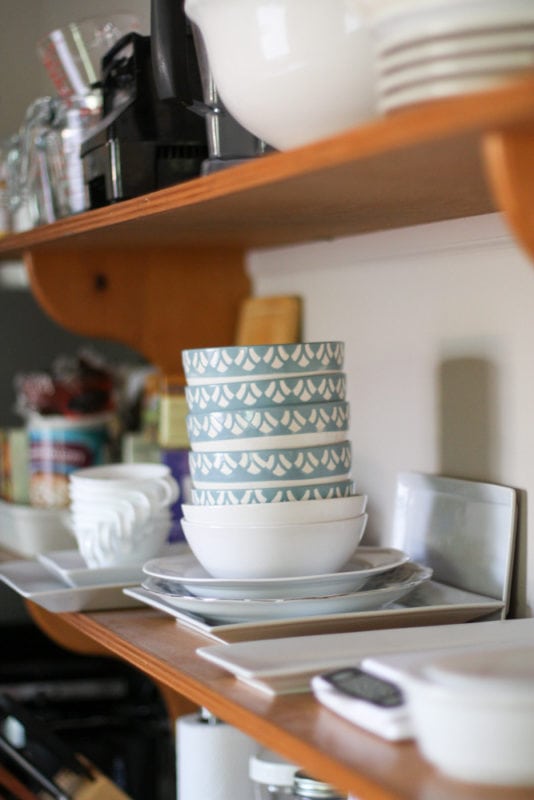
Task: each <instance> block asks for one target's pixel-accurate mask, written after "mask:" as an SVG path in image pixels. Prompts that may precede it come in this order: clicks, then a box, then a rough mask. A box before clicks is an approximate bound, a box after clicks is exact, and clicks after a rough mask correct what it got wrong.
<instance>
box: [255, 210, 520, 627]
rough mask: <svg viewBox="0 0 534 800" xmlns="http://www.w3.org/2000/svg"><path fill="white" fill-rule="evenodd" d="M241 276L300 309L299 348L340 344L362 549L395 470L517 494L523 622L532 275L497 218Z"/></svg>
mask: <svg viewBox="0 0 534 800" xmlns="http://www.w3.org/2000/svg"><path fill="white" fill-rule="evenodd" d="M249 269H250V274H251V276H252V279H253V283H254V287H255V292H256V293H257V294H260V295H269V294H278V293H289V294H299V295H300V296H301V297H302V298H303V299H304V309H305V320H304V337H305V338H306V339H308V340H318V339H341V340H344V341H345V342H346V346H347V352H346V372H347V380H348V385H349V398H348V399H349V401H350V403H351V416H352V421H351V431H350V437H351V440H352V444H353V473H354V477H355V478H356V480H357V483H358V487H359V489H360V490H361V491H363V492H366V493H368V494H369V499H370V503H369V511H370V519H369V527H368V531H367V533H366V539H368V541H369V542H373V543H376V542H381V543H384V544H386V543H389V535H390V531H391V522H392V508H393V501H394V494H395V481H396V474H397V472H398V471H400V470H416V471H422V472H429V473H433V474H442V475H449V476H453V477H460V478H471V479H476V480H482V481H490V482H495V483H499V484H504V485H508V486H513V487H515V488H517V489H519V490H522V492H521V532H520V542H519V550H520V553H521V566H520V569H519V571H518V575H517V576H516V587H515V591H514V606H515V611H516V613H519V614H521V615H530V607H531V606H532V605H533V604H534V555H533V553H532V548H530V550H531V552H528V548H527V541H526V521H527V510H528V509H527V493H528V496H530V495H531V494H534V404H533V397H534V357H533V343H534V265H532V264H530V263H529V261H528V259H527V257H526V256H525V255H524V254H523V253H522V252H520V251H519V249H518V247H517V246H516V245H515V244H514V242H513V241H512V239H511V238H510V236H509V235H508V233H507V231H506V229H505V227H504V224H503V222H502V221H501V219H500V217H499V216H498V215H489V216H484V217H478V218H473V219H471V220H459V221H455V222H447V223H440V224H435V225H426V226H420V227H416V228H412V229H404V230H400V231H392V232H388V233H381V234H372V235H366V236H361V237H354V238H348V239H342V240H337V241H334V242H331V243H321V244H313V245H303V246H298V247H290V248H283V249H275V250H271V251H255V252H253V253H250V255H249ZM531 535H534V534H531ZM527 578H528V581H527Z"/></svg>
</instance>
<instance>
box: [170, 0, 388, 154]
mask: <svg viewBox="0 0 534 800" xmlns="http://www.w3.org/2000/svg"><path fill="white" fill-rule="evenodd" d="M185 11H186V13H187V14H188V16H189V17H190V18H191V19H192V20H193V22H195V23H196V24H197V25H198V26H199V28H200V29H201V31H202V34H203V37H204V41H205V44H206V49H207V52H208V59H209V64H210V68H211V70H212V72H213V76H214V80H215V83H216V85H217V89H218V90H219V92H220V95H221V98H222V100H223V101H224V103H225V105H226V107H227V108H228V110H229V111H230V113H231V114H233V116H234V117H235V118H236V119H237V120H238V121H239V122H240V123H241V124H242V125H243V126H244V127H245V128H247V129H248V130H250V131H252V132H253V133H254V134H255V135H256V136H258V137H259V138H260V139H263V140H265V141H266V142H268V143H269V144H271V145H273V146H274V147H277V148H279V149H281V150H284V149H287V148H289V147H295V146H297V145H302V144H305V143H307V142H311V141H313V140H315V139H320V138H322V137H325V136H330V135H332V134H335V133H337V132H338V131H342V130H343V129H346V128H350V127H352V126H353V125H357V124H358V123H361V122H364V121H365V120H368V119H369V118H371V117H372V116H373V114H374V102H373V101H374V96H373V87H374V84H373V50H372V46H371V37H370V31H369V26H368V23H367V14H366V12H365V4H364V3H362V2H361V0H313V2H312V3H310V0H231V2H221V0H186V2H185Z"/></svg>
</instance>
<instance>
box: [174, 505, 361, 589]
mask: <svg viewBox="0 0 534 800" xmlns="http://www.w3.org/2000/svg"><path fill="white" fill-rule="evenodd" d="M366 523H367V515H366V514H362V515H360V516H358V517H352V518H349V519H341V520H334V521H332V522H314V523H304V524H292V525H275V524H272V525H242V526H236V525H232V524H229V525H226V526H224V525H201V524H198V523H194V522H188V521H187V520H182V526H183V531H184V535H185V538H186V539H187V542H188V543H189V546H190V547H191V550H192V551H193V553H194V554H195V556H196V557H197V558H198V560H199V561H200V563H201V564H202V566H203V567H204V569H205V570H207V571H208V572H209V573H210V574H211V575H213V576H214V577H216V578H275V577H277V578H281V577H292V576H296V575H319V574H322V573H329V572H336V570H338V569H340V568H341V567H342V566H343V564H345V562H346V561H348V559H349V558H350V556H351V555H352V554H353V553H354V550H355V549H356V547H357V546H358V544H359V542H360V539H361V538H362V536H363V533H364V531H365V525H366Z"/></svg>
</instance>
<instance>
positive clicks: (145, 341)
mask: <svg viewBox="0 0 534 800" xmlns="http://www.w3.org/2000/svg"><path fill="white" fill-rule="evenodd" d="M495 210H500V211H502V212H503V214H504V215H505V217H506V218H507V219H508V222H509V224H510V226H511V228H512V230H513V231H514V233H515V235H516V237H517V240H518V242H519V243H520V244H521V245H522V246H523V247H524V248H525V250H526V251H527V252H528V253H529V254H530V256H531V257H532V258H534V226H532V225H531V218H532V214H533V213H534V79H533V78H532V77H531V78H525V79H522V80H518V81H516V82H514V83H510V84H509V85H507V86H505V87H502V88H500V89H496V90H494V91H491V92H486V93H481V94H477V95H472V96H464V97H460V98H456V99H450V100H447V101H440V102H435V103H429V104H427V105H426V106H421V107H419V108H413V109H408V110H405V111H402V112H399V113H397V114H395V115H393V116H391V117H389V118H388V119H383V120H378V121H376V122H373V123H370V124H368V125H365V126H362V127H360V128H357V129H354V130H350V131H348V132H346V133H344V134H341V135H339V136H336V137H332V138H331V139H328V140H324V141H322V142H318V143H316V144H311V145H309V146H306V147H302V148H299V149H298V150H293V151H288V152H284V153H274V154H270V155H267V156H264V157H263V158H261V159H257V160H256V161H254V162H251V163H249V164H245V165H242V166H239V167H235V168H233V169H229V170H226V171H224V172H221V173H217V174H214V175H211V176H207V177H203V178H198V179H195V180H191V181H189V182H187V183H183V184H180V185H177V186H174V187H171V188H169V189H165V190H161V191H158V192H154V193H153V194H150V195H147V196H143V197H138V198H135V199H133V200H129V201H125V202H123V203H120V204H117V205H116V206H113V207H107V208H104V209H98V210H94V211H91V212H87V213H84V214H81V215H79V216H76V217H70V218H68V219H64V220H60V221H58V222H56V223H54V224H52V225H45V226H42V227H40V228H37V229H34V230H31V231H28V232H26V233H22V234H17V235H9V236H6V237H4V239H2V240H1V241H0V260H2V259H12V258H14V257H18V256H23V257H24V259H25V261H26V264H27V265H28V269H29V274H30V279H31V284H32V289H33V291H34V293H35V295H36V297H37V299H38V300H39V302H40V303H41V305H42V306H43V308H45V310H47V311H48V313H49V314H50V315H51V316H52V317H53V318H54V319H56V320H57V321H58V322H59V323H60V324H61V325H63V326H64V327H66V328H68V329H69V330H73V331H76V332H79V333H82V334H84V335H91V336H104V337H107V338H116V339H118V340H120V341H123V342H125V343H127V344H129V345H131V346H132V347H134V348H136V349H138V350H139V351H140V352H142V353H144V354H145V355H146V356H147V357H148V358H149V359H151V360H153V361H154V363H156V364H159V365H160V366H161V368H162V369H163V370H164V371H166V372H177V371H179V370H180V351H181V349H182V348H184V347H201V346H210V345H223V344H229V343H232V341H233V335H234V325H235V322H236V319H237V315H238V309H239V306H240V304H241V302H242V301H243V299H244V298H246V297H247V295H248V293H249V282H248V278H247V275H246V270H245V266H244V264H245V254H246V250H247V249H249V248H258V247H272V246H278V245H287V244H296V243H300V242H310V241H316V240H321V239H331V238H334V237H340V236H347V235H353V234H360V233H367V232H372V231H380V230H386V229H392V228H399V227H404V226H408V225H415V224H421V223H429V222H434V221H438V220H446V219H452V218H459V217H467V216H473V215H477V214H483V213H487V212H491V211H495ZM30 607H31V608H32V613H33V615H34V618H35V619H36V621H37V622H38V624H40V625H41V627H42V628H43V629H44V630H45V631H47V632H48V633H49V635H50V636H51V637H52V638H55V639H56V640H58V641H60V642H62V643H63V644H65V645H66V646H69V647H73V648H74V649H81V650H82V651H87V652H99V651H100V650H101V649H104V650H105V651H106V652H109V653H111V654H114V655H115V656H118V657H119V658H122V659H124V660H125V661H127V662H129V663H130V664H132V665H134V666H136V667H137V668H139V669H140V670H142V671H144V672H146V673H147V674H148V675H150V676H151V677H152V678H153V679H154V680H155V681H156V682H157V683H158V684H159V685H160V686H161V687H163V689H164V691H165V693H166V695H167V702H168V703H169V707H170V708H172V709H174V710H175V711H177V712H180V711H182V710H184V709H186V708H190V707H191V706H190V702H191V701H192V702H193V703H195V704H199V705H205V706H207V707H208V708H209V709H210V710H211V711H212V712H214V713H215V714H217V715H218V716H220V717H221V718H222V719H224V720H226V721H228V722H229V723H232V724H234V725H236V726H238V727H240V728H241V729H242V730H244V731H245V732H247V733H249V734H250V735H252V736H254V737H255V738H256V739H257V740H258V741H259V742H261V743H262V744H264V745H265V746H267V747H271V748H273V749H275V750H277V751H278V752H280V753H281V754H282V755H285V756H286V757H288V758H290V759H292V760H294V761H295V762H296V763H298V764H300V765H301V766H302V767H304V768H306V769H307V770H309V771H310V772H312V773H313V774H316V775H317V776H318V777H322V778H324V779H325V780H328V781H331V782H332V783H334V784H336V785H337V786H339V788H340V789H343V790H346V791H351V792H353V793H354V794H355V795H356V796H357V797H358V798H359V799H360V800H501V798H502V797H503V796H504V795H503V790H501V789H492V788H488V787H484V788H481V787H473V786H472V787H469V786H465V785H463V784H459V783H452V782H450V781H446V780H445V779H443V778H441V777H440V776H439V775H438V774H437V773H436V772H435V771H434V770H432V769H431V768H430V767H429V766H428V764H426V762H424V761H423V760H422V759H421V757H420V756H419V754H418V751H417V749H416V748H415V746H414V745H413V744H401V745H390V744H387V743H385V742H383V741H381V740H379V739H378V738H376V737H373V736H371V735H367V734H365V733H364V732H363V731H360V730H359V729H357V728H356V727H355V726H352V725H349V723H346V722H345V721H343V720H341V719H339V718H337V717H335V715H333V714H332V713H331V712H329V711H328V710H327V709H325V708H322V707H321V706H319V704H317V703H316V702H315V701H314V700H313V698H311V697H310V696H309V695H303V696H294V697H286V698H278V699H276V700H274V701H271V700H269V699H265V698H264V697H262V696H260V695H258V694H257V693H254V692H253V691H252V690H250V689H247V688H245V687H242V686H240V685H239V684H238V682H237V681H236V680H235V679H234V678H231V677H229V676H228V675H227V674H226V673H224V672H223V671H222V670H219V669H217V668H216V667H215V666H213V665H209V664H208V663H207V662H205V661H203V660H201V659H199V658H198V657H197V656H196V654H195V648H196V647H198V646H199V645H201V644H205V643H206V640H205V639H204V638H203V637H202V636H200V635H196V634H194V633H191V632H189V631H187V630H186V629H184V628H180V627H179V626H178V625H176V624H175V623H174V621H172V620H170V619H168V618H165V617H163V616H162V615H160V614H158V613H157V612H155V611H153V610H148V609H147V610H145V609H143V610H138V611H121V612H100V613H98V614H78V615H76V614H65V615H52V614H47V612H44V611H43V610H42V609H38V607H36V606H32V604H30ZM184 698H185V700H184ZM506 798H507V800H516V799H517V800H520V798H521V800H534V790H528V791H526V790H524V789H523V790H506Z"/></svg>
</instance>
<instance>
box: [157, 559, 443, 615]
mask: <svg viewBox="0 0 534 800" xmlns="http://www.w3.org/2000/svg"><path fill="white" fill-rule="evenodd" d="M431 576H432V570H431V569H429V568H428V567H423V566H421V565H419V564H416V563H414V562H407V563H405V564H402V565H401V566H399V567H397V568H396V569H394V570H392V571H390V572H388V573H385V574H383V575H380V576H377V577H375V578H374V581H375V583H376V588H370V589H367V590H366V589H362V590H361V591H359V592H350V593H348V594H336V595H328V596H326V597H299V598H291V599H273V598H262V599H257V600H250V599H248V598H247V599H240V600H231V599H223V600H221V599H220V598H215V597H195V596H194V595H191V594H171V593H170V592H169V591H167V584H166V581H164V580H163V579H160V578H150V577H149V578H147V579H146V581H145V582H144V583H143V584H142V587H143V588H144V589H145V590H146V591H148V592H153V593H154V594H159V595H160V596H162V597H164V599H165V600H166V602H167V603H169V605H171V606H174V607H175V608H178V609H181V610H184V611H189V612H190V613H193V614H202V615H203V616H207V617H210V618H211V619H217V620H221V621H223V622H246V621H251V620H262V619H263V620H265V619H290V618H292V617H299V616H317V615H318V614H340V613H343V612H345V611H366V610H370V609H378V608H383V607H384V606H386V605H389V604H390V603H394V602H396V601H397V600H399V599H400V598H401V597H403V596H405V595H407V594H408V593H409V592H410V591H411V590H412V589H415V587H416V586H419V585H420V584H421V583H423V582H424V581H428V580H429V579H430V577H431Z"/></svg>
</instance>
